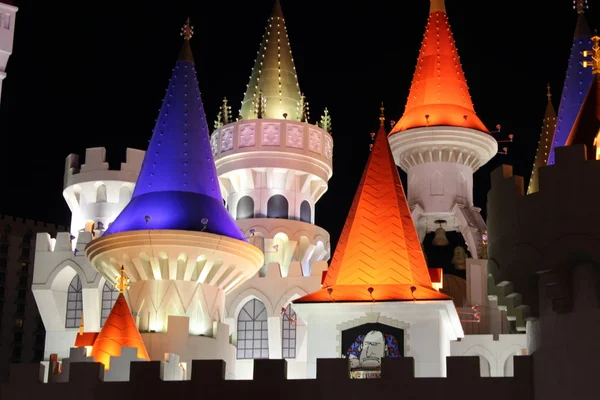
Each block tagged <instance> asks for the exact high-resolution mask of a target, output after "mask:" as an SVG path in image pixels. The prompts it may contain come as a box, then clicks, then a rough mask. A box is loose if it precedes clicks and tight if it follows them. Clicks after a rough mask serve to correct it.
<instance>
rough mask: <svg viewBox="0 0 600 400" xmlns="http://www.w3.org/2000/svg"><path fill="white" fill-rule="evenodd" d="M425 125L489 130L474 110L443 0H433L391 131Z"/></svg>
mask: <svg viewBox="0 0 600 400" xmlns="http://www.w3.org/2000/svg"><path fill="white" fill-rule="evenodd" d="M424 126H456V127H462V128H471V129H476V130H479V131H483V132H488V130H487V128H486V127H485V125H484V124H483V123H482V122H481V120H480V119H479V117H477V114H475V110H474V108H473V103H472V101H471V96H470V94H469V88H468V86H467V81H466V79H465V74H464V72H463V70H462V66H461V64H460V59H459V57H458V52H457V50H456V44H455V43H454V37H453V36H452V31H451V30H450V24H449V23H448V17H447V15H446V7H445V5H444V1H443V0H431V8H430V13H429V20H428V22H427V27H426V28H425V35H424V38H423V42H422V44H421V51H420V53H419V58H418V60H417V68H416V70H415V74H414V76H413V81H412V85H411V87H410V94H409V96H408V100H407V102H406V107H405V109H404V115H403V116H402V118H401V119H400V120H399V121H398V123H397V124H396V126H395V127H394V128H393V129H392V131H391V132H390V135H393V134H394V133H396V132H402V131H405V130H407V129H411V128H419V127H424Z"/></svg>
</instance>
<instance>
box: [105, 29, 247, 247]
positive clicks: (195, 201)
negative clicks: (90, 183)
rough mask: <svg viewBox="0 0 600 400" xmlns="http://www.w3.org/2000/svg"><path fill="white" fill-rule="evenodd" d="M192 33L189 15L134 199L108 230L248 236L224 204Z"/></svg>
mask: <svg viewBox="0 0 600 400" xmlns="http://www.w3.org/2000/svg"><path fill="white" fill-rule="evenodd" d="M192 34H193V27H192V26H191V25H190V24H189V19H188V21H187V22H186V23H185V25H184V26H183V28H182V36H183V38H184V42H183V47H182V49H181V52H180V53H179V58H178V60H177V64H176V65H175V68H174V69H173V75H172V77H171V80H170V82H169V87H168V89H167V93H166V95H165V98H164V100H163V104H162V107H161V109H160V115H159V116H158V119H157V121H156V126H155V128H154V132H153V134H152V139H151V140H150V144H149V146H148V150H147V152H146V157H145V158H144V162H143V164H142V168H141V171H140V175H139V177H138V180H137V183H136V186H135V190H134V192H133V195H132V198H131V202H130V203H129V204H128V205H127V206H126V207H125V209H124V210H123V211H122V212H121V214H120V215H119V216H118V217H117V218H116V219H115V221H114V222H113V223H112V224H111V225H110V227H109V228H108V230H107V231H106V232H105V235H109V234H113V233H118V232H125V231H135V230H145V229H163V230H164V229H173V230H186V231H204V232H208V233H214V234H218V235H223V236H228V237H231V238H234V239H240V240H246V238H245V237H244V234H243V233H242V232H241V230H240V229H239V228H238V226H237V224H236V223H235V221H234V220H233V218H232V217H231V216H230V215H229V213H228V212H227V210H226V209H225V207H224V206H223V199H222V197H221V190H220V188H219V181H218V178H217V171H216V168H215V162H214V159H213V155H212V151H211V147H210V142H209V131H208V125H207V124H206V117H205V114H204V107H203V105H202V99H201V97H200V90H199V89H198V80H197V78H196V70H195V68H194V58H193V55H192V51H191V48H190V43H189V41H190V39H191V37H192Z"/></svg>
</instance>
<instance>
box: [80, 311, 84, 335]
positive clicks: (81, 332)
mask: <svg viewBox="0 0 600 400" xmlns="http://www.w3.org/2000/svg"><path fill="white" fill-rule="evenodd" d="M79 334H80V335H83V311H82V312H81V320H80V321H79Z"/></svg>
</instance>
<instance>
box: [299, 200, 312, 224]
mask: <svg viewBox="0 0 600 400" xmlns="http://www.w3.org/2000/svg"><path fill="white" fill-rule="evenodd" d="M300 221H302V222H307V223H309V224H310V223H311V222H312V209H311V207H310V203H309V202H308V201H306V200H304V201H303V202H302V203H300Z"/></svg>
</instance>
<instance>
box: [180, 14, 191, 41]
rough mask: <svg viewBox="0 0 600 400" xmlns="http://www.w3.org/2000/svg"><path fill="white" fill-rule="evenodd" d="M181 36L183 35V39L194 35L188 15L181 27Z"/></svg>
mask: <svg viewBox="0 0 600 400" xmlns="http://www.w3.org/2000/svg"><path fill="white" fill-rule="evenodd" d="M181 36H183V40H190V39H191V38H192V36H194V27H193V26H192V25H191V22H190V17H187V18H186V20H185V23H184V24H183V26H182V27H181Z"/></svg>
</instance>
